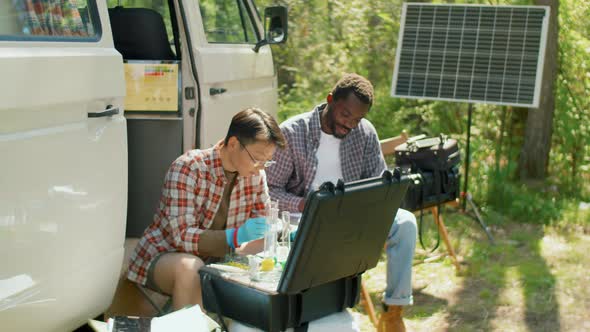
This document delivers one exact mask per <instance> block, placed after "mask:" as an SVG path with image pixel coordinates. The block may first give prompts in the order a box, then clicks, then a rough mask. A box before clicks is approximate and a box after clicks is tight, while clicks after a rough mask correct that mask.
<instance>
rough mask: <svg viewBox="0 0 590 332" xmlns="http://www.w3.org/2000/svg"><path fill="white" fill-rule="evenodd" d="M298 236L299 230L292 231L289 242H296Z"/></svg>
mask: <svg viewBox="0 0 590 332" xmlns="http://www.w3.org/2000/svg"><path fill="white" fill-rule="evenodd" d="M296 236H297V230H294V231H292V232H291V233H289V240H291V242H293V241H295V237H296Z"/></svg>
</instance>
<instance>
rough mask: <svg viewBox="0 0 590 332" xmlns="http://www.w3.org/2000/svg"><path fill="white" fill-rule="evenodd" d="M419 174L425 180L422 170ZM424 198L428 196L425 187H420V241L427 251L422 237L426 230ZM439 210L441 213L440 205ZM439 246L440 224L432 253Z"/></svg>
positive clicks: (418, 170)
mask: <svg viewBox="0 0 590 332" xmlns="http://www.w3.org/2000/svg"><path fill="white" fill-rule="evenodd" d="M417 172H418V174H420V177H422V179H424V174H423V173H422V171H421V170H420V169H417ZM423 181H424V180H423ZM437 191H438V192H440V189H438V190H437ZM437 195H438V193H437ZM424 196H426V194H425V191H424V186H420V202H419V203H418V206H419V208H420V220H419V222H418V240H419V241H420V246H422V249H424V250H427V249H426V246H425V245H424V240H423V235H422V230H423V229H424V227H423V226H422V221H423V219H424ZM437 208H438V211H439V213H440V203H439V204H438V206H437ZM435 223H436V221H435ZM439 245H440V232H439V230H438V224H437V225H436V244H435V245H434V247H433V248H432V249H431V250H430V252H434V251H435V250H436V249H437V248H438V246H439Z"/></svg>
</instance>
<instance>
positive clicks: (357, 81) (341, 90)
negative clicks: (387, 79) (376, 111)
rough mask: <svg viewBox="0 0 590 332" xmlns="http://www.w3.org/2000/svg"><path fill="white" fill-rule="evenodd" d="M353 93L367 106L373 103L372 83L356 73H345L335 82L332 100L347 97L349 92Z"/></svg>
mask: <svg viewBox="0 0 590 332" xmlns="http://www.w3.org/2000/svg"><path fill="white" fill-rule="evenodd" d="M351 92H352V93H354V95H355V96H356V97H357V98H358V99H359V100H360V101H362V102H363V103H365V104H366V105H369V108H370V107H371V106H372V105H373V84H371V82H369V80H368V79H366V78H364V77H362V76H361V75H358V74H353V73H347V74H344V76H342V78H341V79H340V80H339V81H338V82H337V83H336V85H335V86H334V88H333V89H332V98H333V100H334V101H337V100H339V99H344V98H347V97H348V95H349V94H350V93H351Z"/></svg>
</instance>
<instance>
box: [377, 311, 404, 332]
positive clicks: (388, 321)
mask: <svg viewBox="0 0 590 332" xmlns="http://www.w3.org/2000/svg"><path fill="white" fill-rule="evenodd" d="M402 311H403V307H402V306H399V305H390V306H385V311H384V312H383V313H382V314H381V316H380V317H379V325H378V327H377V331H378V332H406V326H405V325H404V320H403V318H402Z"/></svg>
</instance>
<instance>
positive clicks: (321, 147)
mask: <svg viewBox="0 0 590 332" xmlns="http://www.w3.org/2000/svg"><path fill="white" fill-rule="evenodd" d="M372 102H373V86H372V85H371V83H370V82H369V81H368V80H367V79H365V78H364V77H361V76H359V75H356V74H346V75H344V77H342V79H340V81H338V83H336V86H335V87H334V89H333V90H332V92H331V93H330V94H328V96H327V103H324V104H321V105H318V106H316V107H315V109H314V110H313V111H311V112H308V113H303V114H300V115H298V116H295V117H293V118H291V119H288V120H286V121H285V122H283V123H282V124H281V130H282V131H283V134H284V136H285V138H286V139H287V148H286V149H283V150H277V151H276V152H275V155H274V159H275V160H276V165H275V166H273V167H272V168H271V169H269V170H268V171H267V176H268V185H269V189H270V195H271V197H272V198H273V199H276V200H279V208H280V209H281V210H289V211H295V212H301V211H303V207H304V204H305V197H306V195H307V194H308V193H309V192H310V191H312V190H314V189H317V188H318V187H319V185H321V184H322V183H323V182H325V181H332V182H334V183H336V181H337V180H338V179H343V180H344V181H345V182H350V181H355V180H359V179H365V178H369V177H375V176H379V175H381V173H382V172H383V171H384V170H385V169H386V168H387V165H386V164H385V160H384V158H383V154H382V153H381V149H380V145H379V138H378V137H377V132H376V131H375V128H374V127H373V125H372V124H371V123H370V122H369V121H368V120H366V119H364V117H365V115H366V114H367V113H368V112H369V109H370V107H371V105H372ZM359 222H360V221H359ZM415 247H416V218H415V217H414V215H413V214H412V213H410V212H408V211H405V210H402V209H400V210H399V211H398V213H397V215H396V216H395V218H394V221H393V224H392V226H391V229H390V231H389V235H388V238H387V286H386V289H385V293H384V295H383V302H384V304H385V307H386V309H387V310H386V312H385V313H384V314H383V315H382V316H381V319H380V322H379V325H380V330H381V331H405V326H404V323H403V319H402V307H403V306H405V305H410V304H412V301H413V299H412V260H413V257H414V250H415Z"/></svg>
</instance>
